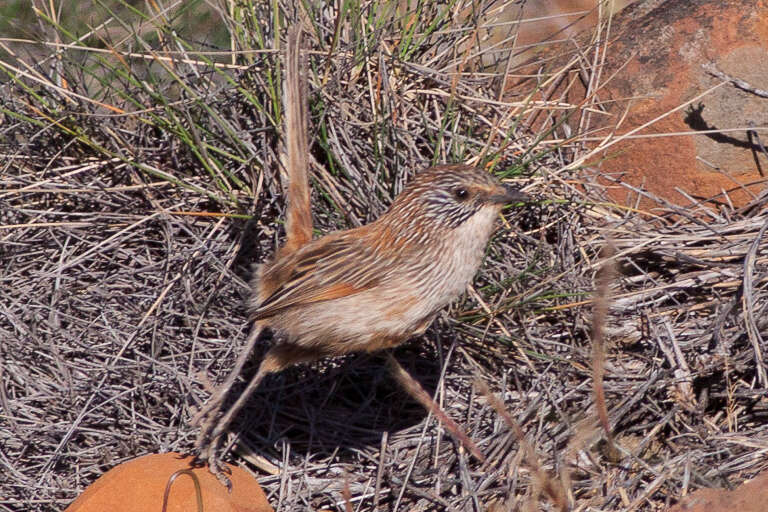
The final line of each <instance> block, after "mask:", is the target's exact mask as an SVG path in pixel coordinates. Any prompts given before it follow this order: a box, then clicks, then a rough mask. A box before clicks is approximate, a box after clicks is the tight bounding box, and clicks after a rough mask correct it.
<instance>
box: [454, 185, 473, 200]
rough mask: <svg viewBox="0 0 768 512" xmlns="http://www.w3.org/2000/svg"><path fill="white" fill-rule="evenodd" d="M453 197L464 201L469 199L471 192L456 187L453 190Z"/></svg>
mask: <svg viewBox="0 0 768 512" xmlns="http://www.w3.org/2000/svg"><path fill="white" fill-rule="evenodd" d="M453 195H454V196H455V197H456V199H459V200H464V199H466V198H468V197H469V191H468V190H467V189H466V188H464V187H456V188H455V189H453Z"/></svg>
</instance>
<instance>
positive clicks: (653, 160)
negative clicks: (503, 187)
mask: <svg viewBox="0 0 768 512" xmlns="http://www.w3.org/2000/svg"><path fill="white" fill-rule="evenodd" d="M766 20H768V0H646V1H639V2H636V3H634V4H632V5H631V6H629V7H627V8H626V9H624V10H623V11H622V12H621V13H620V14H618V15H617V16H616V18H615V19H614V22H613V25H612V27H611V32H610V34H609V40H610V44H609V46H608V48H607V51H606V61H605V64H604V67H603V69H602V70H601V73H600V77H601V82H602V87H601V88H600V89H599V90H597V91H596V94H597V97H598V98H599V100H600V102H601V104H602V106H603V108H605V109H606V110H607V111H608V112H609V113H610V114H611V116H610V117H609V116H598V115H594V114H593V115H592V116H591V120H592V123H591V124H592V125H591V128H593V129H594V128H596V127H597V128H599V127H601V126H602V127H604V130H603V131H602V134H607V133H609V132H610V129H611V128H613V127H614V126H615V123H616V121H617V120H618V119H621V118H622V116H623V115H624V112H625V110H627V107H628V106H629V110H628V115H627V117H626V119H624V121H623V122H622V125H621V127H620V128H619V129H618V130H617V132H616V133H617V134H621V133H627V132H629V131H631V130H632V129H634V128H637V127H639V126H642V125H643V124H645V123H647V122H649V121H651V120H653V119H656V118H659V117H661V116H663V115H665V114H667V113H668V112H670V111H671V110H673V109H675V108H676V107H678V106H680V105H681V104H683V103H685V102H687V101H689V100H691V99H693V98H695V97H696V96H698V95H699V94H701V93H703V92H705V91H706V90H708V89H710V88H712V87H713V86H716V85H717V84H719V83H720V82H722V80H721V79H720V78H716V77H714V76H712V75H711V74H709V73H708V72H707V71H706V70H705V69H704V68H703V67H702V66H703V65H706V64H710V63H711V64H714V65H715V67H716V68H717V69H719V70H720V71H722V72H723V73H726V74H727V75H730V76H731V77H733V78H738V79H741V80H745V81H746V82H748V83H750V84H751V86H752V87H755V88H759V89H766V85H765V84H768V23H766ZM581 41H582V43H581V46H582V51H584V52H586V51H587V49H588V48H587V42H588V41H589V39H588V37H586V36H585V37H582V38H581ZM564 49H565V47H560V48H553V49H552V50H551V52H552V53H551V54H550V55H551V56H556V55H558V52H562V51H563V50H564ZM571 55H572V53H571ZM563 58H565V59H566V60H567V59H568V58H570V57H561V58H560V59H561V60H558V59H555V62H560V63H561V64H563V63H564V62H565V61H564V60H562V59H563ZM590 59H591V57H590ZM551 67H552V68H553V69H557V64H554V65H552V66H551ZM562 84H563V85H561V89H560V90H562V88H563V87H565V86H566V85H568V86H569V87H570V89H569V92H568V95H567V99H568V100H569V102H570V103H572V104H578V103H579V102H580V101H581V100H583V98H584V88H583V86H582V84H581V81H580V80H579V79H578V76H577V75H576V71H574V74H572V75H571V76H569V77H567V79H566V80H563V81H562ZM531 87H532V84H531V83H530V81H529V83H526V82H525V81H523V82H522V83H519V84H517V85H516V86H515V88H514V90H513V91H512V92H516V93H517V94H518V95H524V94H525V93H526V92H529V91H530V90H531ZM558 97H559V94H558V93H557V92H555V93H554V94H553V95H552V96H550V98H558ZM543 117H544V116H539V119H541V118H543ZM600 119H607V120H606V121H600ZM596 123H597V124H596ZM568 124H569V125H570V126H571V127H575V126H578V125H579V119H578V117H577V116H574V117H572V118H571V119H569V120H568ZM531 126H532V128H533V129H534V130H541V129H542V128H541V126H537V124H536V123H533V124H532V125H531ZM751 126H755V127H763V128H765V127H766V126H768V101H767V100H766V99H765V98H762V97H758V96H755V95H754V94H751V93H748V92H745V91H743V90H740V89H737V88H735V87H733V86H732V85H730V84H726V85H722V86H721V87H719V88H717V89H716V90H714V91H713V92H711V93H710V94H707V95H704V96H703V97H701V98H700V99H698V100H696V101H695V102H693V103H692V104H691V105H689V106H687V107H684V108H682V109H680V110H678V111H676V112H674V113H672V114H669V115H668V116H666V117H664V118H663V119H661V120H659V121H656V122H655V123H654V124H652V125H650V126H649V127H647V128H645V129H643V130H642V131H640V132H638V133H637V135H638V136H642V135H648V134H665V133H669V134H675V133H681V132H687V133H691V132H697V131H708V130H723V129H732V128H739V129H740V130H739V131H729V132H727V133H701V134H696V135H683V136H680V135H671V136H666V137H654V138H635V139H629V140H624V141H622V142H619V143H616V144H614V145H613V146H611V147H610V148H608V149H607V150H606V151H605V152H603V153H602V154H600V155H599V156H598V158H595V159H593V160H592V165H595V166H598V167H599V168H600V170H601V171H602V173H603V174H609V175H611V176H614V177H621V179H622V181H624V182H625V183H628V184H630V185H633V186H636V187H641V188H644V189H646V190H648V191H649V192H651V193H653V194H655V195H657V196H659V197H661V198H663V199H666V200H668V201H670V202H672V203H675V204H678V205H687V204H689V201H688V199H686V197H685V196H684V195H683V194H680V193H678V192H677V191H675V188H679V189H682V190H684V191H685V192H687V193H688V194H689V195H691V196H693V197H694V198H698V199H706V198H710V197H713V196H716V195H718V194H720V193H721V191H722V190H726V191H728V193H729V196H730V198H731V200H732V201H733V202H734V203H735V205H736V206H740V205H743V204H745V203H747V202H749V201H750V200H751V199H752V197H753V196H752V194H755V195H756V194H758V193H759V192H760V191H761V190H762V189H763V188H765V180H764V178H763V176H762V175H761V174H760V170H761V169H762V172H763V173H764V174H765V175H766V176H768V157H766V155H764V154H763V153H762V152H761V150H760V147H759V145H758V144H757V142H756V141H755V140H750V138H749V136H748V134H747V132H746V129H747V128H748V127H751ZM594 135H596V136H600V135H601V133H600V132H598V133H594V134H593V136H594ZM759 135H760V140H761V142H762V143H763V145H764V146H768V144H766V143H767V142H768V132H767V131H765V129H763V130H761V131H760V132H759ZM755 182H757V183H755ZM608 192H609V195H610V196H611V197H612V198H613V199H614V200H615V201H616V202H619V203H622V204H630V205H632V204H633V203H634V200H635V199H636V197H637V196H636V194H634V193H631V192H629V190H628V189H626V188H624V187H621V186H615V185H614V186H613V187H610V188H609V189H608ZM719 200H720V201H723V198H722V197H720V198H719ZM723 202H724V201H723ZM641 204H642V205H643V206H644V207H653V206H657V205H656V204H655V203H654V202H652V201H650V200H647V199H645V200H642V201H641Z"/></svg>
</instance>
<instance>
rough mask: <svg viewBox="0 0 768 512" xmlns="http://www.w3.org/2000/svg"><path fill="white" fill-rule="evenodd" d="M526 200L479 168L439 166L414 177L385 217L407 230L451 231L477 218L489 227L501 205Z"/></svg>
mask: <svg viewBox="0 0 768 512" xmlns="http://www.w3.org/2000/svg"><path fill="white" fill-rule="evenodd" d="M528 200H529V198H528V196H527V195H526V194H524V193H522V192H520V191H519V190H517V189H516V188H513V187H511V186H509V185H504V184H502V183H501V182H500V181H499V180H498V179H496V178H495V177H494V176H492V175H491V174H489V173H488V172H486V171H484V170H482V169H478V168H476V167H470V166H468V165H441V166H437V167H430V168H429V169H426V170H424V171H422V172H420V173H418V174H416V176H415V177H414V178H413V179H412V180H411V181H410V182H409V183H408V185H407V186H406V187H405V189H404V190H403V192H402V193H401V194H400V195H399V196H397V199H395V202H394V203H393V204H392V207H391V208H390V210H389V212H387V214H386V215H387V216H388V217H391V218H392V220H395V219H399V220H400V221H403V222H405V221H406V220H407V222H406V223H407V224H408V228H407V229H414V228H415V229H416V230H417V231H423V230H424V229H425V228H428V227H431V228H433V229H440V230H445V229H455V228H458V227H460V226H462V225H465V224H466V223H467V222H468V221H470V220H474V221H478V220H480V218H482V219H485V220H484V223H488V224H490V225H492V223H493V219H494V218H495V217H496V215H497V214H498V213H499V212H500V211H501V209H502V208H503V207H504V206H505V205H507V204H510V203H517V202H527V201H528ZM478 216H479V217H478ZM490 225H489V227H490ZM404 227H405V226H404Z"/></svg>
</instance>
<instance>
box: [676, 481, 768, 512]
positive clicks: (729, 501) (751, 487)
mask: <svg viewBox="0 0 768 512" xmlns="http://www.w3.org/2000/svg"><path fill="white" fill-rule="evenodd" d="M766 503H768V472H763V473H761V474H760V475H758V476H757V477H755V478H754V479H752V480H750V481H749V482H746V483H744V484H742V485H740V486H739V487H737V488H736V489H734V490H732V491H728V490H726V489H699V490H698V491H696V492H694V493H693V494H690V495H689V496H687V497H685V498H683V499H682V500H681V501H680V503H678V504H677V505H675V506H673V507H671V508H669V509H667V512H763V511H764V510H766Z"/></svg>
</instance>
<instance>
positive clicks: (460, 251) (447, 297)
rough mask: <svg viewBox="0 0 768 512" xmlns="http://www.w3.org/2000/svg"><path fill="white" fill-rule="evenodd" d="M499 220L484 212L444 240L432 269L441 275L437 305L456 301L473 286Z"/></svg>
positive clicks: (473, 217)
mask: <svg viewBox="0 0 768 512" xmlns="http://www.w3.org/2000/svg"><path fill="white" fill-rule="evenodd" d="M496 216H497V212H496V211H495V209H492V208H484V209H482V210H480V211H479V212H477V213H476V214H475V215H473V216H472V217H470V218H469V219H467V221H466V222H464V223H462V224H461V225H459V226H457V227H456V228H453V229H452V230H451V232H450V233H448V234H447V235H446V236H445V237H444V238H443V250H442V251H440V253H439V256H438V258H437V259H438V261H436V262H435V265H434V267H433V269H434V271H435V272H437V273H439V274H440V277H441V278H440V279H438V280H439V281H442V282H441V285H442V286H441V288H442V291H443V293H440V294H439V295H440V296H439V297H435V298H436V299H437V301H438V302H441V303H442V302H444V303H447V302H449V301H451V300H453V299H454V298H455V297H456V296H457V295H459V294H461V293H462V292H464V290H465V289H466V288H467V285H469V283H471V282H472V279H473V277H474V276H475V274H476V273H477V269H478V268H479V267H480V264H481V263H482V260H483V255H484V254H485V247H486V245H487V244H488V239H489V238H490V235H491V232H492V230H493V223H494V221H495V219H496ZM431 293H434V290H431Z"/></svg>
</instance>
